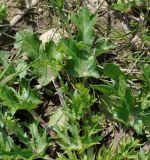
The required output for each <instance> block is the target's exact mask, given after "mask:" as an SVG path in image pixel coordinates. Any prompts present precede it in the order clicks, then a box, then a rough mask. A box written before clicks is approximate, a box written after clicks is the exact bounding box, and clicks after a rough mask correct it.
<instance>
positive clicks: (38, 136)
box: [29, 123, 51, 156]
mask: <svg viewBox="0 0 150 160" xmlns="http://www.w3.org/2000/svg"><path fill="white" fill-rule="evenodd" d="M29 129H30V132H31V135H32V138H31V141H30V146H31V148H32V150H33V151H34V152H35V153H36V154H37V156H38V155H44V154H45V150H46V149H47V147H48V146H50V145H51V143H50V142H51V140H50V139H49V138H48V137H47V133H46V129H45V130H44V131H40V130H39V129H38V125H37V124H35V123H33V124H30V126H29Z"/></svg>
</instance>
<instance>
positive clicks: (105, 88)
mask: <svg viewBox="0 0 150 160" xmlns="http://www.w3.org/2000/svg"><path fill="white" fill-rule="evenodd" d="M90 87H91V88H92V89H94V90H98V91H100V92H102V93H104V94H106V95H112V94H114V93H115V92H116V91H115V88H114V86H112V85H109V84H108V85H104V84H100V85H90Z"/></svg>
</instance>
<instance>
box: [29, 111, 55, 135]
mask: <svg viewBox="0 0 150 160" xmlns="http://www.w3.org/2000/svg"><path fill="white" fill-rule="evenodd" d="M30 113H31V114H32V116H33V117H34V119H35V120H39V122H40V125H41V127H42V128H44V129H47V133H48V134H49V135H50V136H51V137H53V136H54V131H53V129H52V128H50V127H48V125H47V123H46V122H45V121H44V120H43V119H42V118H41V117H39V115H38V114H37V113H36V112H35V111H31V112H30Z"/></svg>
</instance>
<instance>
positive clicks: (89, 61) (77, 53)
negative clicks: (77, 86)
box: [60, 39, 99, 78]
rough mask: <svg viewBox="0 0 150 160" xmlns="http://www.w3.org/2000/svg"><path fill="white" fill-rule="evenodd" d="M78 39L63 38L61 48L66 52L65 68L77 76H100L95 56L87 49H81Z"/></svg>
mask: <svg viewBox="0 0 150 160" xmlns="http://www.w3.org/2000/svg"><path fill="white" fill-rule="evenodd" d="M77 45H78V44H77V43H76V41H74V40H72V39H68V40H61V42H60V46H61V50H62V51H63V52H65V53H66V56H67V62H66V65H65V70H66V71H67V73H68V74H70V75H73V76H76V77H95V78H99V72H98V69H97V66H96V62H95V57H94V55H91V53H89V52H87V51H86V50H79V49H78V47H77Z"/></svg>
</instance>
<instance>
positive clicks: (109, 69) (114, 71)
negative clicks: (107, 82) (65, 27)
mask: <svg viewBox="0 0 150 160" xmlns="http://www.w3.org/2000/svg"><path fill="white" fill-rule="evenodd" d="M104 74H105V75H106V76H107V77H109V78H110V79H113V80H118V78H119V76H120V75H123V73H122V71H121V70H120V68H119V67H118V66H116V65H114V64H111V63H108V64H105V65H104Z"/></svg>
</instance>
